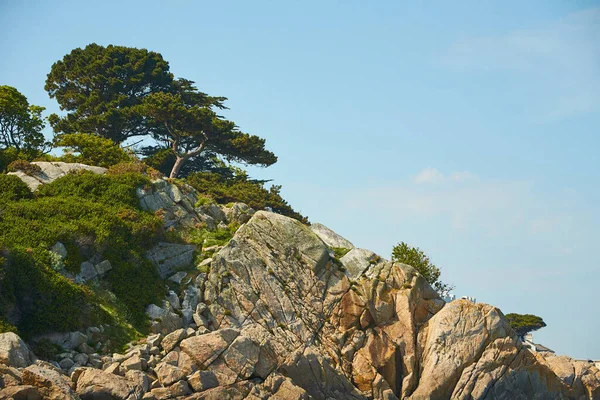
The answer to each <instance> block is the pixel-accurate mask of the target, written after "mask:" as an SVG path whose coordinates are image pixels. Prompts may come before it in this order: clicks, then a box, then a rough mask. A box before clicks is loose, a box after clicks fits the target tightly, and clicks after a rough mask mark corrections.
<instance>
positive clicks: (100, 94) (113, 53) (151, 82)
mask: <svg viewBox="0 0 600 400" xmlns="http://www.w3.org/2000/svg"><path fill="white" fill-rule="evenodd" d="M172 84H173V74H171V72H170V71H169V63H168V62H166V61H165V60H164V59H163V57H162V55H160V54H159V53H155V52H152V51H148V50H146V49H137V48H133V47H124V46H113V45H108V46H106V47H104V46H100V45H97V44H95V43H92V44H90V45H88V46H86V47H85V48H84V49H81V48H76V49H74V50H73V51H71V52H70V53H69V54H67V55H66V56H65V57H64V58H63V59H62V60H60V61H57V62H55V63H54V64H53V65H52V68H51V70H50V73H49V74H48V77H47V79H46V86H45V89H46V91H47V92H48V93H49V95H50V97H51V98H56V100H57V101H58V104H59V105H60V108H61V110H63V111H67V114H66V115H65V116H64V117H59V116H58V115H56V114H52V115H51V116H50V117H49V121H50V124H51V125H52V127H53V129H54V131H55V132H57V133H78V132H86V133H95V134H97V135H100V136H103V137H105V138H109V139H112V140H114V141H115V142H117V143H120V142H122V141H123V140H125V139H127V138H129V137H132V136H138V135H146V134H148V133H151V127H149V126H148V125H147V124H146V121H145V119H144V117H143V116H142V115H140V114H138V113H136V112H134V108H135V106H137V105H139V104H140V103H141V102H142V100H143V98H144V97H146V96H147V95H148V94H150V93H154V92H160V91H169V90H172Z"/></svg>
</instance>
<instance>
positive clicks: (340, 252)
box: [331, 247, 350, 259]
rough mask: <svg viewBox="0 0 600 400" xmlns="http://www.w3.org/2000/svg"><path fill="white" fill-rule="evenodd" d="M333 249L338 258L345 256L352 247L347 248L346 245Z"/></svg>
mask: <svg viewBox="0 0 600 400" xmlns="http://www.w3.org/2000/svg"><path fill="white" fill-rule="evenodd" d="M331 250H333V254H335V258H338V259H339V258H342V257H344V256H345V255H346V254H348V252H349V251H350V249H347V248H345V247H331Z"/></svg>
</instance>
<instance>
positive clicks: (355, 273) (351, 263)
mask: <svg viewBox="0 0 600 400" xmlns="http://www.w3.org/2000/svg"><path fill="white" fill-rule="evenodd" d="M379 260H381V257H380V256H378V255H377V254H375V253H373V252H372V251H371V250H366V249H356V248H353V249H352V250H350V251H349V252H348V253H346V254H345V255H344V256H343V257H342V258H341V259H340V261H341V262H342V264H343V265H344V267H346V271H347V272H346V275H348V277H349V278H350V279H356V278H358V277H359V276H360V275H361V274H362V273H363V272H365V271H366V270H367V269H368V268H369V267H370V266H371V265H373V264H376V263H377V262H379Z"/></svg>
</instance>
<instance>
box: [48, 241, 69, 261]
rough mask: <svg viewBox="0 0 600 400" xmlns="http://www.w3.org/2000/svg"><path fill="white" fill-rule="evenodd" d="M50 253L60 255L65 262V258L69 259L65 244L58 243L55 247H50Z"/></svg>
mask: <svg viewBox="0 0 600 400" xmlns="http://www.w3.org/2000/svg"><path fill="white" fill-rule="evenodd" d="M50 251H51V252H53V253H55V254H58V256H59V257H60V258H61V259H62V260H64V259H65V258H67V255H68V254H67V248H66V247H65V245H64V244H62V243H61V242H56V243H55V244H54V246H52V247H50Z"/></svg>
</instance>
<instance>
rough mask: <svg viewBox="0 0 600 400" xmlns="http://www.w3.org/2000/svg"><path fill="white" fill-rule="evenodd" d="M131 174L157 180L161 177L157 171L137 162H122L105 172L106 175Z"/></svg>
mask: <svg viewBox="0 0 600 400" xmlns="http://www.w3.org/2000/svg"><path fill="white" fill-rule="evenodd" d="M131 173H135V174H144V175H146V176H148V177H149V178H151V179H158V178H160V177H162V174H161V173H160V172H159V171H157V170H155V169H154V168H152V167H149V166H148V165H146V164H144V163H143V162H139V161H134V162H122V163H118V164H115V165H111V166H110V167H109V168H108V171H107V174H108V175H124V174H131Z"/></svg>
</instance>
